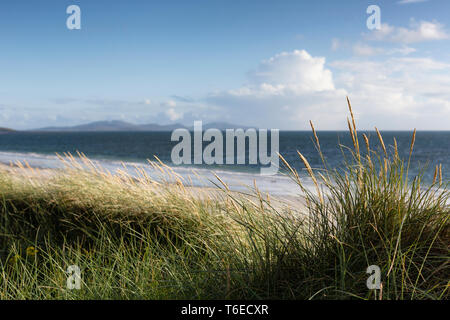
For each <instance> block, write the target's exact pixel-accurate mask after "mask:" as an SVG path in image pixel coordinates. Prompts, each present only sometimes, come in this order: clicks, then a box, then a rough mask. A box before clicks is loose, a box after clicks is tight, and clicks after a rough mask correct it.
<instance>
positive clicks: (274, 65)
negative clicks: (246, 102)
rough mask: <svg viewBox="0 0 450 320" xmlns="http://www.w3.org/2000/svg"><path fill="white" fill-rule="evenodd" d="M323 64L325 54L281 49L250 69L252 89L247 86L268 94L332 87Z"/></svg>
mask: <svg viewBox="0 0 450 320" xmlns="http://www.w3.org/2000/svg"><path fill="white" fill-rule="evenodd" d="M324 66H325V58H323V57H312V56H311V55H310V54H309V53H308V52H306V51H305V50H295V51H293V52H282V53H280V54H277V55H276V56H274V57H272V58H270V59H268V60H265V61H263V62H262V63H261V64H260V65H259V66H258V68H257V69H256V70H254V71H253V72H251V73H250V79H251V81H252V86H253V89H251V88H247V89H250V90H253V91H255V90H256V91H259V92H261V93H268V94H277V93H283V92H287V91H291V92H294V93H304V92H320V91H326V90H334V84H333V79H332V75H331V71H330V70H327V69H325V67H324ZM243 93H244V94H247V93H248V91H247V90H246V89H244V92H243ZM236 94H239V93H238V92H237V93H236Z"/></svg>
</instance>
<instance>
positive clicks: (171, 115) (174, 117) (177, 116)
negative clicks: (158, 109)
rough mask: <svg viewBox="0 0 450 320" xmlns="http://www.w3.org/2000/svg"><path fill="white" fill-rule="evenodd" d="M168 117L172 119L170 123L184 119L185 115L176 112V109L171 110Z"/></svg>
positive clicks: (168, 111)
mask: <svg viewBox="0 0 450 320" xmlns="http://www.w3.org/2000/svg"><path fill="white" fill-rule="evenodd" d="M166 115H167V117H168V118H169V119H170V121H176V120H179V119H181V118H182V117H183V114H182V113H180V112H176V111H175V109H174V108H170V109H168V110H167V111H166Z"/></svg>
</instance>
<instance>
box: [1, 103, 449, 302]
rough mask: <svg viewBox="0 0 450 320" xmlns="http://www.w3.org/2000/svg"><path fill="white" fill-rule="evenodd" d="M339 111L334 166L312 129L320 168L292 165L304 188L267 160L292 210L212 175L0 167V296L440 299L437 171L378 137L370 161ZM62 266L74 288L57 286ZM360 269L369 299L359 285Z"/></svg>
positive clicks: (443, 206) (444, 253) (442, 195)
mask: <svg viewBox="0 0 450 320" xmlns="http://www.w3.org/2000/svg"><path fill="white" fill-rule="evenodd" d="M349 107H350V104H349ZM350 112H351V115H352V117H351V119H350V120H349V132H350V134H351V136H352V138H353V146H351V147H348V146H347V147H344V146H342V152H343V165H342V167H340V168H334V169H328V167H327V164H326V160H325V157H324V156H323V155H322V151H321V149H320V141H319V138H318V135H317V133H316V132H315V130H314V126H313V125H312V123H311V126H312V129H313V137H314V143H315V144H316V147H317V150H318V152H319V153H320V154H321V156H322V159H323V162H324V163H323V168H322V169H315V168H311V167H310V165H309V163H308V161H307V159H305V158H304V157H303V155H302V154H301V153H300V152H299V161H302V162H303V164H304V165H305V170H306V171H307V172H308V174H309V175H310V177H311V178H312V180H313V181H314V183H315V184H316V190H315V192H311V191H310V190H309V189H307V188H305V186H304V184H303V182H302V178H301V176H302V175H300V174H299V173H298V172H296V171H295V170H294V169H292V167H291V166H290V165H289V164H288V163H287V162H286V161H285V160H284V158H283V157H282V156H280V157H281V160H282V162H283V163H284V165H285V168H286V172H287V174H289V175H290V176H291V178H292V179H293V180H294V181H295V182H296V183H297V184H298V187H299V194H302V195H303V196H304V197H305V202H306V208H305V209H304V210H303V209H301V210H300V209H298V208H288V207H280V206H275V205H274V204H273V199H271V198H270V197H269V196H268V195H264V194H262V193H261V192H260V191H259V190H258V189H257V187H256V186H254V187H253V194H239V193H236V192H231V191H229V189H228V187H227V185H226V184H225V183H223V182H222V181H221V180H220V178H218V181H217V190H212V191H211V190H207V191H199V190H197V189H195V188H190V187H188V185H189V183H187V182H186V181H183V179H182V178H181V177H178V176H177V175H176V173H174V172H173V171H172V170H171V169H170V168H169V167H167V166H165V165H164V164H162V163H158V162H156V163H153V162H152V163H150V164H149V165H151V166H153V169H154V170H158V171H159V172H160V173H161V177H160V179H152V178H150V177H149V176H148V175H147V174H146V173H145V172H144V171H143V170H140V169H138V168H135V173H134V174H133V175H130V174H129V173H127V172H126V170H125V169H124V171H122V172H118V173H116V174H111V173H109V172H107V171H106V170H104V169H102V168H98V167H96V165H95V164H94V163H92V162H90V161H89V160H88V159H87V158H85V157H84V156H83V155H81V154H80V157H79V158H77V159H75V158H73V157H72V156H70V155H66V157H64V158H61V161H64V162H65V163H66V169H64V170H61V171H58V172H55V174H52V175H50V176H49V175H42V174H39V172H38V171H37V170H35V169H26V168H25V169H21V168H17V169H14V170H4V171H1V172H0V234H1V236H0V250H1V251H0V299H448V297H449V279H450V277H449V276H450V267H449V257H450V255H449V243H450V241H449V240H450V234H449V225H450V224H449V220H448V219H449V216H450V208H449V191H448V182H446V181H442V172H441V169H440V168H439V167H437V168H436V171H435V181H434V183H433V184H432V185H424V184H423V183H422V175H418V176H416V177H412V178H411V177H410V178H408V168H409V160H403V159H400V158H399V157H398V152H397V150H396V143H395V142H394V146H393V148H391V149H392V150H390V149H388V148H386V146H385V143H384V141H383V139H382V136H381V134H379V135H378V141H377V144H378V145H381V146H382V147H381V151H382V152H381V153H377V152H375V151H374V150H373V149H372V148H371V146H370V141H369V139H368V137H366V136H359V135H358V132H357V130H356V125H355V122H354V119H353V113H352V111H351V107H350ZM414 139H415V134H414V135H413V137H412V142H411V153H412V152H413V149H414ZM360 144H361V145H360ZM424 170H425V169H424ZM199 193H201V195H199ZM70 265H77V266H79V267H80V269H81V272H82V273H81V279H82V285H81V289H80V290H69V289H67V286H66V282H67V277H68V275H67V273H66V271H67V268H68V266H70ZM370 265H378V266H379V267H380V269H381V280H382V289H381V290H377V291H373V290H368V289H367V287H366V280H367V278H368V276H369V275H368V274H366V269H367V267H368V266H370Z"/></svg>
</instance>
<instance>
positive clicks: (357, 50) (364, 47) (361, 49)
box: [352, 42, 417, 57]
mask: <svg viewBox="0 0 450 320" xmlns="http://www.w3.org/2000/svg"><path fill="white" fill-rule="evenodd" d="M352 50H353V54H355V55H357V56H367V57H368V56H376V55H403V56H406V55H409V54H411V53H413V52H416V51H417V50H416V49H415V48H411V47H408V46H405V45H404V46H402V47H399V48H389V49H388V48H381V47H373V46H370V45H368V44H366V43H361V42H358V43H356V44H355V45H353V48H352Z"/></svg>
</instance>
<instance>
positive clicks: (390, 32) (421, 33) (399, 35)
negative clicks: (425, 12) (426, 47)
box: [365, 20, 450, 44]
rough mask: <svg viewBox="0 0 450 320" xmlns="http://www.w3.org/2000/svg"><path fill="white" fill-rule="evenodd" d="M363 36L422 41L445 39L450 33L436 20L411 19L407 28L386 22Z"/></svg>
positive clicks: (414, 41) (411, 41) (378, 38)
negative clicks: (417, 20)
mask: <svg viewBox="0 0 450 320" xmlns="http://www.w3.org/2000/svg"><path fill="white" fill-rule="evenodd" d="M365 38H366V39H368V40H375V41H389V42H395V43H405V44H408V43H417V42H423V41H433V40H445V39H449V38H450V35H449V33H448V31H447V30H446V29H445V27H444V25H443V24H440V23H439V22H437V21H431V22H430V21H420V22H416V21H414V20H411V23H410V26H409V28H404V27H395V26H391V25H389V24H387V23H383V24H382V25H381V29H380V30H374V31H372V32H370V33H368V34H365Z"/></svg>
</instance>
